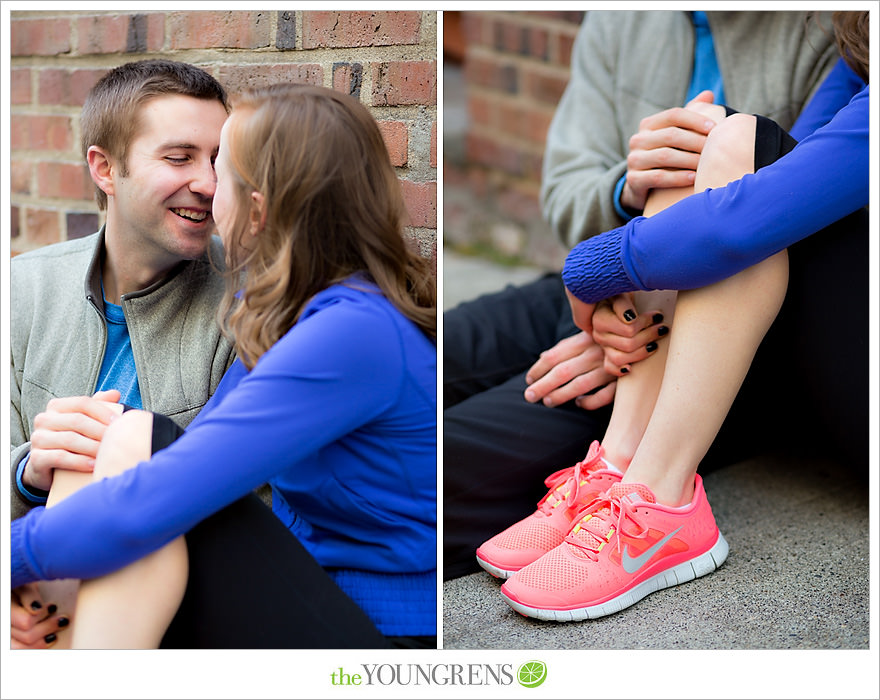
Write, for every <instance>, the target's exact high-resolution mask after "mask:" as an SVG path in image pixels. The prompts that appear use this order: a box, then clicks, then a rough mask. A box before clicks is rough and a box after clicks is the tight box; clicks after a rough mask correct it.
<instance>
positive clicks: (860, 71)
mask: <svg viewBox="0 0 880 700" xmlns="http://www.w3.org/2000/svg"><path fill="white" fill-rule="evenodd" d="M868 17H869V13H868V12H834V13H832V22H833V23H834V38H835V40H836V41H837V48H838V50H839V51H840V55H841V56H842V57H843V60H844V61H846V62H847V64H848V65H849V67H850V68H852V69H853V70H854V71H855V72H856V74H857V75H858V76H859V77H860V78H861V79H862V80H864V81H865V82H866V83H867V82H868V59H869V56H870V50H869V35H868Z"/></svg>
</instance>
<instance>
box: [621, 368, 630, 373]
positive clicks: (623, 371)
mask: <svg viewBox="0 0 880 700" xmlns="http://www.w3.org/2000/svg"><path fill="white" fill-rule="evenodd" d="M620 373H621V374H629V367H621V368H620Z"/></svg>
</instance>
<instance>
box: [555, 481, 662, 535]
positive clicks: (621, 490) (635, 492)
mask: <svg viewBox="0 0 880 700" xmlns="http://www.w3.org/2000/svg"><path fill="white" fill-rule="evenodd" d="M608 497H609V498H611V499H614V500H619V501H629V502H630V503H656V502H657V499H656V498H654V494H653V493H651V489H649V488H648V487H647V486H645V485H644V484H621V483H616V484H613V485H612V486H611V488H610V489H609V490H608ZM600 514H601V515H610V514H611V508H610V507H609V506H607V505H606V506H605V507H603V508H600V509H599V510H598V511H597V512H596V513H594V517H592V518H589V519H588V520H587V521H586V522H581V523H580V527H579V528H578V530H577V532H574V531H573V532H572V533H571V534H570V536H571V537H574V538H575V539H578V540H580V541H581V542H583V543H584V544H585V545H587V546H588V547H589V548H590V549H596V548H597V547H598V546H599V545H600V544H601V543H602V542H604V541H605V537H606V535H607V534H608V531H609V530H610V529H611V527H612V523H611V522H610V521H609V520H608V518H601V517H595V516H598V515H600Z"/></svg>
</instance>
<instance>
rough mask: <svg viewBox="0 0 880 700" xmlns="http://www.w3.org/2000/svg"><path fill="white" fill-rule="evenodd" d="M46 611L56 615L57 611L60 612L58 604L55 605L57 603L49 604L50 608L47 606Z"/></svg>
mask: <svg viewBox="0 0 880 700" xmlns="http://www.w3.org/2000/svg"><path fill="white" fill-rule="evenodd" d="M46 611H47V612H48V613H49V614H50V615H54V614H55V613H57V612H58V606H57V605H55V603H52V604H51V605H49V607H48V608H46Z"/></svg>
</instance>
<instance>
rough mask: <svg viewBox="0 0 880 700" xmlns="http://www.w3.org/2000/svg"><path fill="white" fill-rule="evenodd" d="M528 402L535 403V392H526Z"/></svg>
mask: <svg viewBox="0 0 880 700" xmlns="http://www.w3.org/2000/svg"><path fill="white" fill-rule="evenodd" d="M526 401H528V402H529V403H534V401H535V392H534V391H531V390H529V391H527V392H526Z"/></svg>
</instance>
